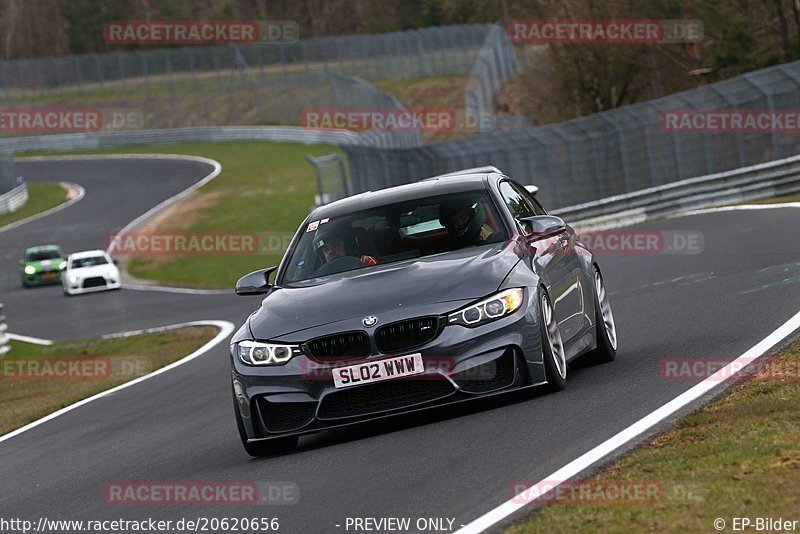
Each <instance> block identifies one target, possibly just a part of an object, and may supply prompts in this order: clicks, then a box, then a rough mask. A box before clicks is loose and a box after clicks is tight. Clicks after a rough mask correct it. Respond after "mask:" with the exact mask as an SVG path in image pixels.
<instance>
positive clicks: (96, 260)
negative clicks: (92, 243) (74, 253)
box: [70, 256, 108, 269]
mask: <svg viewBox="0 0 800 534" xmlns="http://www.w3.org/2000/svg"><path fill="white" fill-rule="evenodd" d="M107 263H108V260H107V259H106V258H105V256H90V257H88V258H75V259H73V260H72V262H71V263H70V267H71V268H73V269H80V268H81V267H94V266H95V265H106V264H107Z"/></svg>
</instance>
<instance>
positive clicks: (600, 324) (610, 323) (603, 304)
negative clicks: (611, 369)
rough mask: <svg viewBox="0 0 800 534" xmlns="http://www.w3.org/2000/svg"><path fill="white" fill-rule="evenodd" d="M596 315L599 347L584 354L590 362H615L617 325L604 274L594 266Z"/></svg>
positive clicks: (596, 335) (596, 334)
mask: <svg viewBox="0 0 800 534" xmlns="http://www.w3.org/2000/svg"><path fill="white" fill-rule="evenodd" d="M593 285H594V317H595V337H596V339H597V348H596V349H594V350H593V351H591V352H589V353H587V354H586V355H585V356H583V358H582V359H584V360H585V361H586V362H587V363H589V364H598V363H608V362H613V361H614V358H616V357H617V345H618V339H617V326H616V323H615V322H614V314H613V312H612V311H611V303H609V301H608V294H607V292H606V288H605V284H604V283H603V275H602V274H600V269H598V268H597V266H595V267H594V284H593Z"/></svg>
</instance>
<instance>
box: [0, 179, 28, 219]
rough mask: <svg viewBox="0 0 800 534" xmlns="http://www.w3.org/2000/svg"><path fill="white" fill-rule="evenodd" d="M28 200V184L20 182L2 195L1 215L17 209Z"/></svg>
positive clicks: (0, 203)
mask: <svg viewBox="0 0 800 534" xmlns="http://www.w3.org/2000/svg"><path fill="white" fill-rule="evenodd" d="M27 201H28V185H27V184H26V183H25V182H22V183H20V184H19V185H18V186H16V187H14V188H13V189H11V190H10V191H6V192H5V193H3V194H2V195H0V215H4V214H6V213H12V212H15V211H17V210H18V209H19V208H20V207H22V205H23V204H25V203H26V202H27Z"/></svg>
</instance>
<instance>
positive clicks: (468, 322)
mask: <svg viewBox="0 0 800 534" xmlns="http://www.w3.org/2000/svg"><path fill="white" fill-rule="evenodd" d="M524 300H525V291H524V290H523V289H522V288H521V287H514V288H511V289H505V290H503V291H500V292H499V293H495V294H494V295H492V296H491V297H487V298H485V299H483V300H481V301H480V302H476V303H475V304H470V305H469V306H467V307H465V308H461V309H460V310H458V311H455V312H453V313H451V314H450V315H448V316H447V324H448V325H452V324H457V325H461V326H467V327H474V326H481V325H484V324H486V323H489V322H491V321H495V320H497V319H500V318H501V317H505V316H507V315H511V314H512V313H514V312H515V311H517V310H518V309H519V308H520V306H522V302H523V301H524Z"/></svg>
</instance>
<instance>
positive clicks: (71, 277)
mask: <svg viewBox="0 0 800 534" xmlns="http://www.w3.org/2000/svg"><path fill="white" fill-rule="evenodd" d="M69 283H70V284H77V283H78V277H77V276H75V275H74V274H71V275H69Z"/></svg>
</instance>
